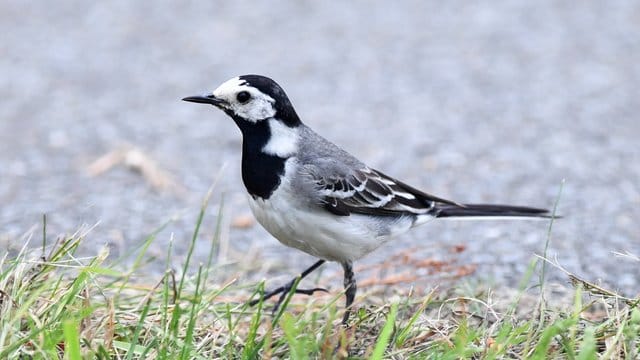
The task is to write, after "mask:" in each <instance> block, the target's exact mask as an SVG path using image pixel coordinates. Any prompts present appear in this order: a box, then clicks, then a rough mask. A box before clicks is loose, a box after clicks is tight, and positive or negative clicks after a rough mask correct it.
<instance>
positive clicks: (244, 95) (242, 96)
mask: <svg viewBox="0 0 640 360" xmlns="http://www.w3.org/2000/svg"><path fill="white" fill-rule="evenodd" d="M236 99H238V101H239V102H241V103H243V104H244V103H246V102H247V101H249V99H251V94H249V92H248V91H240V92H239V93H238V95H236Z"/></svg>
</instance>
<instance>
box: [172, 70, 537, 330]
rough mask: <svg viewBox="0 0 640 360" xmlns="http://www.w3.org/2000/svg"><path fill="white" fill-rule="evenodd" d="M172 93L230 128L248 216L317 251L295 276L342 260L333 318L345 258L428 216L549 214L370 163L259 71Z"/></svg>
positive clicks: (350, 284) (349, 282)
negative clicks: (397, 175)
mask: <svg viewBox="0 0 640 360" xmlns="http://www.w3.org/2000/svg"><path fill="white" fill-rule="evenodd" d="M182 100H184V101H190V102H195V103H204V104H211V105H214V106H216V107H218V108H220V109H221V110H222V111H224V112H225V113H226V114H227V115H229V116H230V117H231V118H232V119H233V121H235V123H236V125H237V126H238V127H239V128H240V131H241V132H242V136H243V142H242V180H243V181H244V185H245V187H246V188H247V191H248V192H249V195H250V196H249V204H250V206H251V210H252V211H253V214H254V216H255V217H256V219H257V220H258V222H260V224H261V225H262V226H263V227H264V228H265V229H266V230H267V231H268V232H269V233H270V234H271V235H273V236H274V237H275V238H276V239H278V240H279V241H280V242H281V243H283V244H284V245H286V246H290V247H293V248H296V249H298V250H302V251H304V252H306V253H307V254H310V255H313V256H315V257H317V258H320V260H318V261H317V262H316V263H314V264H313V265H312V266H311V267H309V268H308V269H307V270H305V271H304V272H302V273H301V274H300V275H299V277H298V278H300V279H302V278H304V277H305V276H307V275H309V274H310V273H311V272H312V271H314V270H315V269H317V268H318V267H319V266H320V265H322V264H323V263H324V262H325V261H337V262H339V263H340V264H342V267H343V269H344V288H345V295H346V307H345V314H344V317H343V324H346V323H347V321H348V319H349V312H350V308H351V305H352V303H353V300H354V298H355V295H356V279H355V275H354V273H353V265H352V264H353V262H354V261H355V260H358V259H360V258H362V257H364V256H365V255H367V254H369V253H370V252H372V251H373V250H375V249H377V248H378V247H380V246H381V245H382V244H384V243H386V242H387V241H389V239H391V238H392V237H394V236H396V235H399V234H402V233H404V232H406V231H407V230H409V229H411V228H412V227H414V226H417V225H420V224H423V223H425V222H427V221H429V220H431V219H433V218H445V217H469V216H472V217H538V218H546V217H549V216H550V215H549V212H548V210H545V209H537V208H531V207H522V206H508V205H488V204H460V203H457V202H454V201H450V200H446V199H443V198H439V197H436V196H433V195H431V194H428V193H425V192H423V191H420V190H418V189H416V188H414V187H412V186H409V185H407V184H405V183H403V182H401V181H398V180H396V179H394V178H392V177H389V176H387V175H385V174H383V173H382V172H380V171H378V170H375V169H372V168H370V167H368V166H367V165H365V164H364V163H363V162H361V161H360V160H358V159H356V158H355V157H354V156H352V155H351V154H349V153H347V152H346V151H344V150H342V149H341V148H339V147H338V146H336V145H334V144H333V143H331V142H329V141H328V140H326V139H325V138H323V137H321V136H320V135H318V134H316V133H315V132H314V131H313V130H311V129H310V128H309V127H307V126H306V125H304V124H303V123H302V121H300V118H299V117H298V114H296V111H295V109H294V108H293V106H292V105H291V102H290V101H289V98H288V97H287V95H286V94H285V92H284V91H283V90H282V88H281V87H280V86H279V85H278V84H277V83H276V82H275V81H273V80H271V79H270V78H268V77H264V76H260V75H243V76H239V77H235V78H233V79H231V80H228V81H226V82H225V83H223V84H222V85H220V86H219V87H218V88H217V89H215V90H214V91H213V93H208V94H205V95H199V96H190V97H186V98H184V99H182ZM298 278H295V279H294V280H292V281H290V282H289V283H287V284H286V285H284V286H281V287H279V288H277V289H275V290H273V291H271V292H268V293H266V294H264V295H263V297H262V300H267V299H269V298H271V297H272V296H274V295H277V294H281V295H280V298H279V300H278V302H277V303H276V306H275V308H274V312H275V310H276V309H277V308H278V307H279V306H280V304H281V303H282V301H283V300H284V299H285V295H286V294H287V293H288V292H290V291H291V289H292V287H293V286H294V283H295V281H296V280H297V279H298ZM295 291H296V293H302V294H307V295H311V294H313V293H314V292H316V291H326V290H325V289H322V288H315V289H296V290H295ZM255 303H257V301H254V302H253V303H252V305H253V304H255Z"/></svg>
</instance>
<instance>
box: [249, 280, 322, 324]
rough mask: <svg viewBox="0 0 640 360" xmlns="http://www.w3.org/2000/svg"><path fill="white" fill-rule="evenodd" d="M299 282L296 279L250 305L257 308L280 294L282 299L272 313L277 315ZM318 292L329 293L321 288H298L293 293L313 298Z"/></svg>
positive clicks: (279, 299)
mask: <svg viewBox="0 0 640 360" xmlns="http://www.w3.org/2000/svg"><path fill="white" fill-rule="evenodd" d="M297 280H298V278H295V279H293V280H291V281H290V282H288V283H287V284H286V285H284V286H280V287H279V288H276V289H274V290H271V291H269V292H268V293H266V294H264V295H262V296H261V297H260V298H259V299H255V300H251V302H249V305H250V306H255V305H257V304H258V303H259V302H261V301H262V302H264V301H267V300H269V299H271V298H272V297H274V296H275V295H278V294H280V297H279V298H278V301H277V302H276V305H275V306H274V307H273V310H272V311H271V313H272V314H273V315H275V314H276V313H277V312H278V309H279V308H280V305H282V303H283V302H284V300H285V299H286V298H287V295H288V294H289V292H290V291H291V289H292V288H293V286H294V284H295V283H296V281H297ZM316 291H322V292H326V293H328V292H329V291H328V290H327V289H325V288H320V287H317V288H313V289H298V288H296V289H295V290H294V291H293V292H294V294H303V295H309V296H311V295H313V294H314V293H315V292H316Z"/></svg>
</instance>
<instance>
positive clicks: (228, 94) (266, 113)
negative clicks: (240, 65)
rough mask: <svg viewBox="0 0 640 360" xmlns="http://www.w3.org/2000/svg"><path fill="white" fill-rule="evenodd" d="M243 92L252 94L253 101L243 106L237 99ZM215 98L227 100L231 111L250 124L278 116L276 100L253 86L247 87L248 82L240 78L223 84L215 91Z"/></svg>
mask: <svg viewBox="0 0 640 360" xmlns="http://www.w3.org/2000/svg"><path fill="white" fill-rule="evenodd" d="M241 91H246V92H248V93H249V94H251V100H249V101H248V102H246V103H244V104H241V103H240V102H239V101H238V99H237V98H236V96H237V95H238V93H239V92H241ZM213 96H215V97H217V98H219V99H223V100H226V101H227V102H228V103H229V106H228V108H229V109H230V110H232V111H233V112H234V113H235V114H236V115H238V116H239V117H241V118H243V119H245V120H247V121H250V122H258V121H260V120H265V119H269V118H272V117H273V116H274V115H275V114H276V109H275V107H274V103H275V100H274V99H273V98H272V97H271V96H269V95H267V94H265V93H263V92H261V91H260V90H258V89H256V88H254V87H253V86H249V85H247V84H246V81H244V80H242V79H240V77H234V78H233V79H229V80H227V81H225V82H224V83H222V85H220V86H218V88H217V89H215V90H214V91H213Z"/></svg>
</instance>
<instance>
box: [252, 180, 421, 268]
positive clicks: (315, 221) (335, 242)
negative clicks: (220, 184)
mask: <svg viewBox="0 0 640 360" xmlns="http://www.w3.org/2000/svg"><path fill="white" fill-rule="evenodd" d="M285 186H286V185H285ZM286 194H288V192H285V191H282V190H281V189H278V190H276V191H275V192H274V193H273V194H272V195H271V197H270V198H269V199H267V200H263V199H261V198H257V199H253V198H251V197H250V198H249V205H250V206H251V210H252V211H253V214H254V216H255V217H256V219H257V220H258V222H259V223H260V224H261V225H262V226H263V227H264V228H265V229H266V230H267V231H268V232H269V233H270V234H271V235H273V236H274V237H275V238H276V239H278V240H279V241H280V242H281V243H283V244H284V245H286V246H289V247H293V248H296V249H299V250H302V251H304V252H306V253H307V254H310V255H313V256H315V257H318V258H321V259H325V260H330V261H338V262H344V261H354V260H357V259H360V258H362V257H363V256H365V255H367V254H368V253H370V252H372V251H373V250H375V249H377V248H378V247H380V246H381V245H382V244H384V243H385V242H386V241H387V240H389V239H390V238H391V237H392V236H394V235H397V234H400V233H403V232H405V231H407V230H409V229H410V228H411V227H412V225H413V221H412V219H411V218H409V217H406V218H399V219H396V220H395V221H393V222H390V221H389V220H390V219H388V218H380V219H376V218H371V217H368V216H364V215H357V214H352V215H350V216H337V215H334V214H331V213H329V212H328V211H326V210H324V209H322V208H320V207H317V208H315V207H310V206H308V205H306V204H302V203H300V202H298V201H296V199H291V198H290V196H288V195H286Z"/></svg>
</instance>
